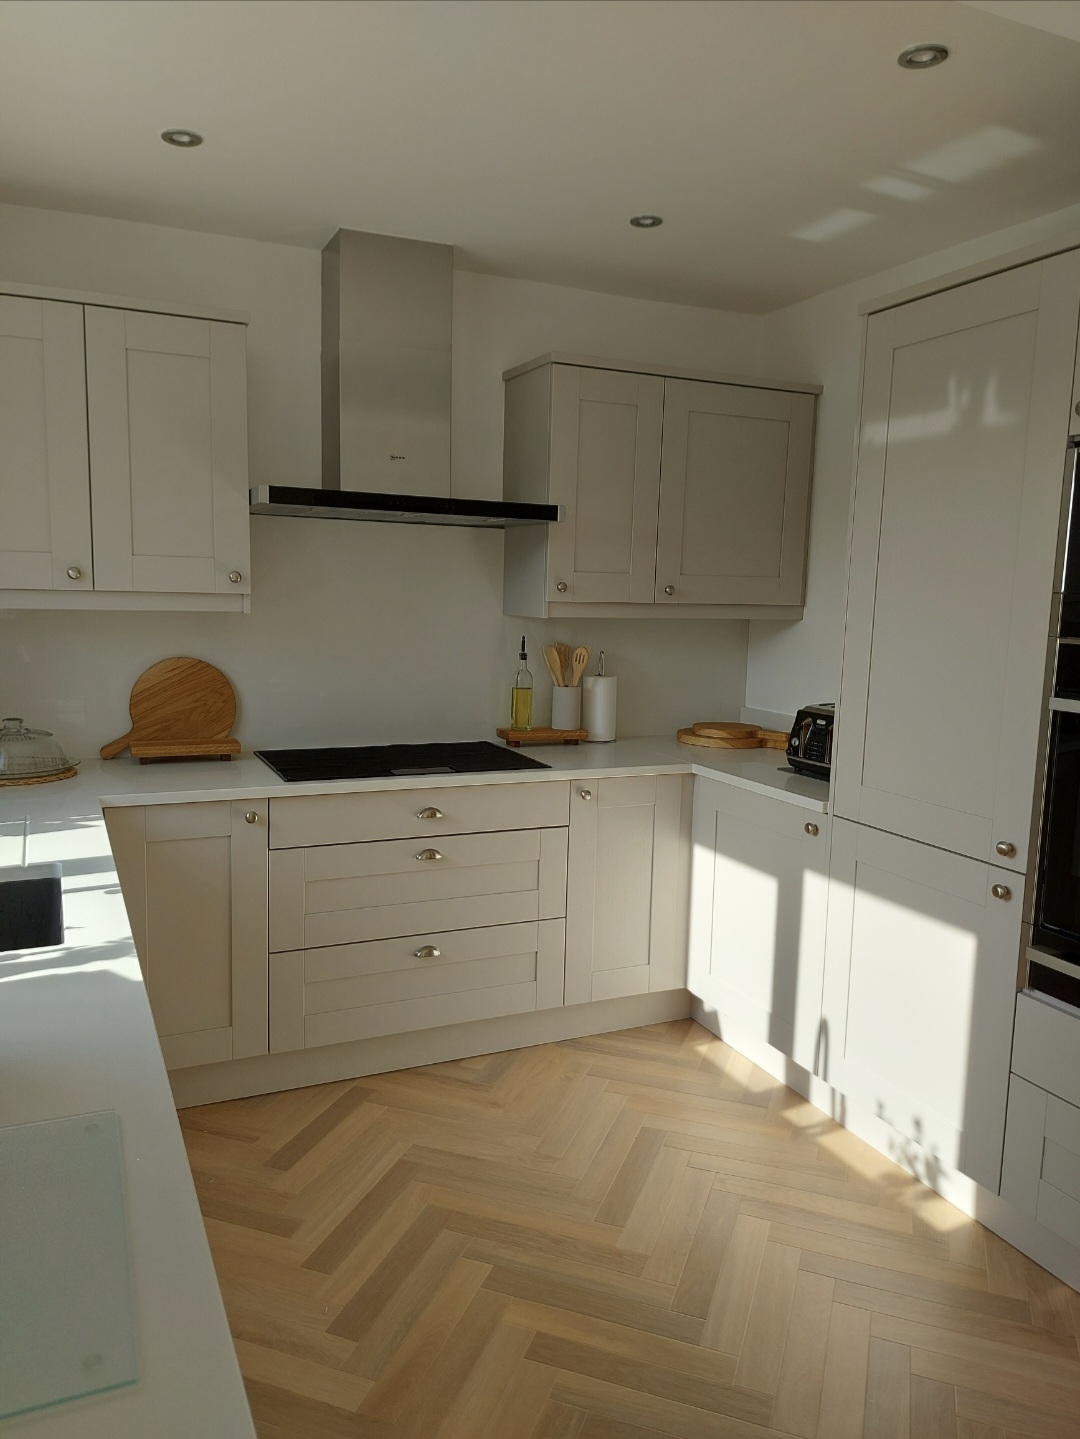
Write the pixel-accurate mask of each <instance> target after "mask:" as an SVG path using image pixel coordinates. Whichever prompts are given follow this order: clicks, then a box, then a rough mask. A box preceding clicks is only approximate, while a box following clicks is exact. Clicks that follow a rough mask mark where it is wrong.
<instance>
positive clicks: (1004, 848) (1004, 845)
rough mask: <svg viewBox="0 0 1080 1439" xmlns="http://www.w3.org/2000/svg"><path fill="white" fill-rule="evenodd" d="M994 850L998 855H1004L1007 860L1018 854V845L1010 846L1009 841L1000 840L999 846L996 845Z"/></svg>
mask: <svg viewBox="0 0 1080 1439" xmlns="http://www.w3.org/2000/svg"><path fill="white" fill-rule="evenodd" d="M994 848H995V849H996V850H997V852H998V854H1000V855H1002V856H1003V857H1004V858H1005V859H1011V858H1012V856H1013V855H1014V854H1015V853H1016V845H1015V844H1010V843H1009V841H1008V840H1007V839H999V840H998V842H997V844H995V845H994Z"/></svg>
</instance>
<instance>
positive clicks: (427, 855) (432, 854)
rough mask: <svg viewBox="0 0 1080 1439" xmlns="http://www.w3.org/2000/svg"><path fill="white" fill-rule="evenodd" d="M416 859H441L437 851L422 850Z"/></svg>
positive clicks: (439, 852) (440, 854) (440, 853)
mask: <svg viewBox="0 0 1080 1439" xmlns="http://www.w3.org/2000/svg"><path fill="white" fill-rule="evenodd" d="M416 858H417V859H442V852H441V851H440V850H437V849H422V850H421V851H420V853H419V854H418V855H417V856H416Z"/></svg>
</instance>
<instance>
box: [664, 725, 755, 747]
mask: <svg viewBox="0 0 1080 1439" xmlns="http://www.w3.org/2000/svg"><path fill="white" fill-rule="evenodd" d="M675 738H676V739H677V740H678V741H679V743H680V744H699V745H704V746H705V748H706V749H761V744H762V742H761V739H760V737H759V736H758V735H742V734H733V735H705V734H695V733H694V731H693V730H692V729H681V730H679V732H678V734H677V735H676V736H675Z"/></svg>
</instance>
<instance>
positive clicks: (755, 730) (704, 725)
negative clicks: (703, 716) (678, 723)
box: [693, 720, 761, 739]
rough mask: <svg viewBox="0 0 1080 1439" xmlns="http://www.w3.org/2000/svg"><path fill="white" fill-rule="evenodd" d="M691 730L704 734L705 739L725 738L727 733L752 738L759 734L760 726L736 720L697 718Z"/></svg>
mask: <svg viewBox="0 0 1080 1439" xmlns="http://www.w3.org/2000/svg"><path fill="white" fill-rule="evenodd" d="M693 730H694V733H695V734H700V735H704V736H705V737H706V739H726V738H727V737H728V736H729V735H734V736H736V737H738V736H740V735H742V736H745V737H746V738H748V739H753V738H755V737H756V736H757V735H760V734H761V728H760V726H758V725H756V724H741V723H740V722H739V721H738V720H698V722H697V724H695V725H694V726H693Z"/></svg>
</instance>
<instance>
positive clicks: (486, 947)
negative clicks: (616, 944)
mask: <svg viewBox="0 0 1080 1439" xmlns="http://www.w3.org/2000/svg"><path fill="white" fill-rule="evenodd" d="M564 940H565V923H564V921H563V920H562V919H549V920H540V921H535V920H534V921H529V922H527V923H523V924H506V925H498V926H490V927H486V928H483V929H471V930H450V931H432V932H429V933H425V934H422V935H414V936H411V937H410V938H407V939H391V940H377V941H373V942H368V943H363V944H348V945H336V946H331V947H328V948H325V949H319V950H315V951H312V950H307V951H304V950H300V951H296V952H293V953H287V954H275V955H272V956H271V959H270V1049H271V1052H272V1053H280V1052H281V1051H284V1050H288V1049H310V1048H312V1047H314V1046H318V1045H324V1044H342V1043H345V1042H347V1041H349V1040H355V1039H370V1038H372V1037H373V1036H375V1035H382V1034H407V1033H409V1032H411V1031H413V1030H417V1029H430V1028H434V1027H436V1026H438V1025H444V1024H460V1023H462V1022H463V1021H467V1020H473V1019H491V1018H494V1017H497V1016H499V1015H510V1014H522V1013H526V1012H528V1011H531V1010H536V1009H551V1008H555V1007H557V1006H559V1005H561V1004H562V1002H563V959H564V950H565V944H564Z"/></svg>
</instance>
